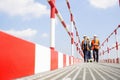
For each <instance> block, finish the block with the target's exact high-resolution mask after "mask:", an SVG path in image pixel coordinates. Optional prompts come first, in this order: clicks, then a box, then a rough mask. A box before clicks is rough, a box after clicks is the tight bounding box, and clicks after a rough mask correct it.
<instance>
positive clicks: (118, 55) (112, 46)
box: [99, 25, 120, 63]
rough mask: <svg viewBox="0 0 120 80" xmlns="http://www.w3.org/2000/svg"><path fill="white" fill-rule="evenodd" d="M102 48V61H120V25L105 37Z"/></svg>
mask: <svg viewBox="0 0 120 80" xmlns="http://www.w3.org/2000/svg"><path fill="white" fill-rule="evenodd" d="M100 48H101V49H100V54H99V55H100V61H101V62H107V63H120V25H118V27H117V28H116V29H115V30H114V31H113V32H112V33H111V34H110V35H109V36H108V37H107V38H106V39H105V41H104V42H103V43H102V45H101V47H100Z"/></svg>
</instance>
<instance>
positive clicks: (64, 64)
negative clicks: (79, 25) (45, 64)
mask: <svg viewBox="0 0 120 80" xmlns="http://www.w3.org/2000/svg"><path fill="white" fill-rule="evenodd" d="M65 66H66V55H65V54H63V67H65Z"/></svg>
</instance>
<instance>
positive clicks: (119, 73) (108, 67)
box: [18, 63, 120, 80]
mask: <svg viewBox="0 0 120 80" xmlns="http://www.w3.org/2000/svg"><path fill="white" fill-rule="evenodd" d="M18 80H120V64H107V63H106V64H105V63H80V64H76V65H72V66H68V67H65V68H61V69H57V70H54V71H48V72H44V73H40V74H37V75H33V76H29V77H25V78H20V79H18Z"/></svg>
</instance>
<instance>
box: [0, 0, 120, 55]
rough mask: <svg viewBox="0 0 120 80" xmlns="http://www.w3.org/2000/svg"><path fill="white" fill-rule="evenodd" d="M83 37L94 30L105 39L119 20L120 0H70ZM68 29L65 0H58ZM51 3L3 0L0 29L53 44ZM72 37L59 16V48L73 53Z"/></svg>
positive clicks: (48, 44)
mask: <svg viewBox="0 0 120 80" xmlns="http://www.w3.org/2000/svg"><path fill="white" fill-rule="evenodd" d="M69 1H70V5H71V10H72V13H73V15H74V20H75V22H76V26H77V28H78V31H79V35H80V38H81V40H82V37H83V35H84V34H86V35H88V36H89V37H91V38H92V36H93V35H94V34H96V35H98V38H99V39H100V41H101V42H102V41H103V40H104V39H105V38H106V37H107V36H108V35H109V34H110V33H111V32H112V31H113V30H114V29H115V28H116V27H117V26H118V24H120V7H119V5H118V0H69ZM56 6H57V8H58V10H59V11H60V13H61V15H62V16H63V19H64V20H65V23H66V24H67V26H68V28H69V30H71V27H70V16H69V12H68V9H67V5H66V0H56ZM49 14H50V6H49V4H48V2H47V0H0V30H2V31H6V32H8V33H10V34H12V35H15V36H17V37H20V38H22V39H25V40H28V41H31V42H34V43H37V44H40V45H43V46H46V47H49V46H50V40H49V39H50V34H49V33H50V16H49ZM70 48H71V47H70V38H69V36H68V34H67V32H66V31H65V29H64V28H63V26H62V25H61V23H60V21H59V20H58V19H57V18H56V50H59V51H61V52H63V53H67V54H70Z"/></svg>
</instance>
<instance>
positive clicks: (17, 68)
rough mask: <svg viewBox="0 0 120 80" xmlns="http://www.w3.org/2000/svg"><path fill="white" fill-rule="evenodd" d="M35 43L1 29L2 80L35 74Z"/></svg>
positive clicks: (0, 62) (0, 65)
mask: <svg viewBox="0 0 120 80" xmlns="http://www.w3.org/2000/svg"><path fill="white" fill-rule="evenodd" d="M34 62H35V45H34V44H33V43H31V42H27V41H25V40H22V39H19V38H16V37H13V36H11V35H8V34H6V33H4V32H1V31H0V80H2V79H4V80H8V79H14V78H18V77H23V76H28V75H32V74H34V66H35V63H34Z"/></svg>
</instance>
